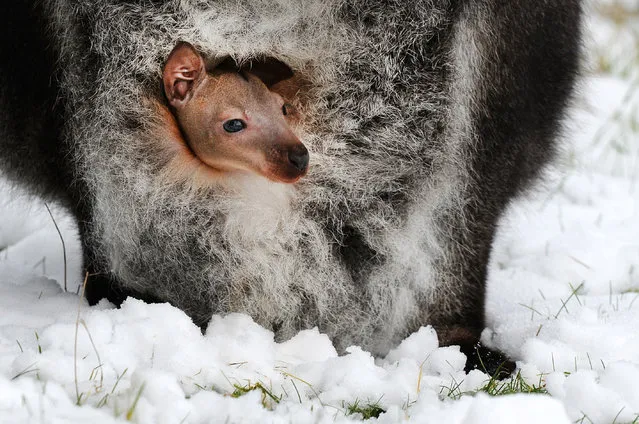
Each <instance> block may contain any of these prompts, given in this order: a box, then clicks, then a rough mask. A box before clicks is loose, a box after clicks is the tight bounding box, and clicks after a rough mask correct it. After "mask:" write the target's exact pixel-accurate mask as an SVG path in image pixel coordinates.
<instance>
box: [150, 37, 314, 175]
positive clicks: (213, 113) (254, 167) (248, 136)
mask: <svg viewBox="0 0 639 424" xmlns="http://www.w3.org/2000/svg"><path fill="white" fill-rule="evenodd" d="M292 76H293V73H292V71H291V70H290V68H288V67H287V66H286V65H284V64H283V63H281V62H279V61H276V60H274V59H269V60H264V61H261V62H259V63H258V64H257V65H256V66H253V67H251V68H248V69H240V68H236V67H233V66H229V65H228V61H227V62H224V63H223V64H221V65H219V66H217V67H215V68H214V69H212V70H211V71H207V69H206V65H205V62H204V59H203V58H202V56H201V55H200V54H199V53H198V52H197V51H196V50H195V49H194V48H193V46H191V45H190V44H188V43H180V44H178V45H177V46H176V47H175V48H174V49H173V51H172V52H171V54H170V55H169V57H168V59H167V61H166V64H165V66H164V72H163V77H162V80H163V84H164V93H165V95H166V98H167V100H168V102H169V105H170V106H171V109H172V111H173V113H174V115H175V117H176V119H177V121H178V123H179V126H180V129H181V131H182V134H183V136H184V138H185V139H186V142H187V143H188V145H189V147H190V148H191V150H192V151H193V153H194V154H195V156H197V158H199V159H200V160H201V161H202V162H204V163H205V164H206V165H208V166H209V167H211V168H213V169H215V170H217V171H221V172H223V173H226V172H233V171H249V172H253V173H257V174H259V175H262V176H264V177H266V178H268V179H270V180H273V181H278V182H284V183H292V182H295V181H297V180H298V179H299V178H301V177H302V176H304V175H305V174H306V171H307V169H308V160H309V157H308V151H307V150H306V147H305V146H304V145H303V144H302V142H301V141H300V140H299V139H298V138H297V136H296V135H295V134H294V133H293V131H292V129H291V123H292V122H293V121H294V120H295V119H297V117H296V112H295V109H294V108H293V106H291V105H290V104H289V103H287V102H286V100H285V99H284V98H282V96H280V95H279V94H277V93H276V92H274V91H272V90H270V89H269V87H271V86H273V85H275V84H278V85H281V84H282V81H283V80H286V79H288V78H291V77H292Z"/></svg>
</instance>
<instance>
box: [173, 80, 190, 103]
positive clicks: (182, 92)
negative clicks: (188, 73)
mask: <svg viewBox="0 0 639 424" xmlns="http://www.w3.org/2000/svg"><path fill="white" fill-rule="evenodd" d="M190 85H191V84H190V83H189V82H187V81H180V80H178V81H176V82H175V85H174V86H173V96H174V97H177V98H179V99H184V98H185V97H186V93H188V91H189V86H190Z"/></svg>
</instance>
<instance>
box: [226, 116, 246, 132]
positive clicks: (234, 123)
mask: <svg viewBox="0 0 639 424" xmlns="http://www.w3.org/2000/svg"><path fill="white" fill-rule="evenodd" d="M222 127H223V128H224V131H226V132H229V133H236V132H239V131H242V130H243V129H244V128H246V122H244V121H242V120H241V119H229V120H228V121H226V122H224V123H223V124H222Z"/></svg>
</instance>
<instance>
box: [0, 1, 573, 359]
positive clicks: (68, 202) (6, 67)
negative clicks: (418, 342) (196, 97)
mask: <svg viewBox="0 0 639 424" xmlns="http://www.w3.org/2000/svg"><path fill="white" fill-rule="evenodd" d="M4 10H5V19H4V23H3V25H2V26H0V35H1V37H0V40H1V41H0V72H2V76H3V78H2V86H1V88H0V107H1V111H2V113H1V114H0V116H1V118H0V119H1V121H0V161H1V163H2V167H3V169H4V171H5V172H6V174H7V175H8V176H9V177H10V178H11V179H13V180H14V181H16V182H17V183H21V184H23V185H25V186H27V187H28V188H30V189H31V191H32V192H34V193H37V194H40V195H42V196H45V197H46V198H48V199H54V200H56V201H58V202H60V203H62V204H63V205H65V206H66V207H67V208H68V209H69V210H70V211H71V212H72V213H73V214H74V215H75V216H76V217H77V218H78V223H79V228H80V233H81V239H82V244H83V248H84V254H85V266H86V268H87V270H88V271H89V272H90V273H91V277H90V279H89V282H88V289H87V290H88V292H87V297H88V298H89V301H90V302H92V303H94V302H97V301H98V300H99V299H100V298H101V297H102V296H108V297H109V298H110V299H112V300H113V301H115V302H119V301H121V300H122V299H123V298H124V296H126V295H135V296H138V297H140V298H143V299H148V300H160V301H168V302H171V303H172V304H173V305H175V306H177V307H179V308H181V309H182V310H184V311H185V312H186V313H187V314H189V315H190V316H191V317H192V318H193V320H194V321H195V322H196V323H197V324H198V325H200V326H203V327H205V326H206V324H207V322H208V321H209V319H210V318H211V315H212V314H217V313H227V312H230V311H238V312H245V313H247V314H250V315H251V316H252V317H253V318H254V319H255V320H256V321H257V322H259V323H260V324H261V325H263V326H265V327H266V328H269V329H272V330H273V331H275V333H276V336H277V338H278V339H285V338H288V337H291V336H292V335H294V334H295V333H296V332H297V331H299V330H300V329H302V328H308V327H313V326H319V328H320V329H321V331H324V332H326V333H328V334H329V335H330V336H331V338H332V339H333V340H334V342H335V343H336V345H337V346H338V348H340V349H343V348H345V347H347V346H349V345H350V344H359V345H361V346H363V347H364V348H366V349H369V350H371V351H372V352H374V353H376V354H384V353H385V352H387V351H388V349H389V348H391V347H392V346H394V345H395V344H396V343H398V342H399V341H400V340H401V339H402V338H403V337H405V336H407V335H408V334H410V333H411V332H413V331H415V330H416V329H418V328H419V327H420V326H422V325H427V324H431V325H433V326H434V327H435V328H436V329H437V331H438V335H439V337H440V341H441V343H442V344H461V346H462V349H463V351H464V352H466V353H471V352H472V351H473V346H474V345H475V343H476V342H477V341H478V338H479V335H480V333H481V331H482V330H483V328H484V294H485V284H486V266H487V263H488V259H489V254H490V248H491V243H492V240H493V236H494V232H495V228H496V225H497V221H498V218H499V216H500V215H501V213H502V212H503V211H504V209H505V207H506V206H507V205H508V203H509V202H510V201H511V199H513V198H514V197H515V196H516V195H517V194H519V193H521V192H522V191H523V190H525V189H526V188H528V187H529V186H530V185H531V183H532V182H534V181H535V179H536V178H537V177H538V176H539V174H540V171H541V170H542V168H543V166H544V164H546V163H547V162H548V161H549V160H550V159H551V158H552V157H553V153H554V152H555V145H556V140H557V138H558V136H559V135H560V133H561V129H562V127H561V120H562V117H563V115H564V113H565V109H566V106H567V104H568V103H569V101H570V97H571V93H572V89H573V84H574V80H575V75H576V72H577V70H578V65H579V50H580V49H579V47H580V15H581V8H580V2H579V0H560V1H553V2H537V1H527V0H512V1H504V0H437V1H431V0H425V1H421V2H415V1H408V0H397V1H393V2H388V1H385V0H354V1H348V2H342V1H331V0H329V1H324V0H321V1H320V0H262V1H259V2H256V1H252V0H227V1H217V0H216V1H213V0H210V1H207V0H173V1H144V2H143V1H136V0H129V1H121V0H117V1H116V0H83V1H76V0H40V1H35V0H33V1H28V0H20V1H13V2H10V3H8V4H6V5H5V6H4ZM184 42H186V43H190V45H192V46H196V47H197V50H194V51H195V52H196V56H195V58H194V59H193V60H196V59H197V60H202V61H203V62H204V63H205V64H206V66H208V63H213V64H216V63H220V62H223V61H227V62H226V63H231V64H233V66H235V67H237V69H238V70H242V69H244V70H246V69H249V68H250V64H252V63H259V62H260V61H264V58H268V59H269V60H270V59H273V60H275V61H278V62H280V63H282V64H285V67H288V68H289V69H290V75H288V76H286V75H280V76H279V77H277V76H276V78H275V80H276V81H275V82H274V83H273V84H270V85H269V84H267V83H265V82H264V80H263V79H260V78H259V76H258V75H255V74H251V73H250V72H249V71H246V73H244V74H242V73H241V72H240V74H239V75H232V76H230V75H229V74H227V77H230V78H237V77H239V78H245V79H246V81H244V82H246V83H254V84H257V86H259V84H264V86H265V87H266V88H264V87H262V86H260V89H262V90H263V91H264V90H265V91H264V92H265V93H272V94H273V96H272V97H268V96H267V97H268V101H269V102H270V101H272V102H276V100H277V103H278V105H277V106H278V107H280V106H284V104H285V103H286V104H290V105H291V107H292V108H293V109H294V110H295V111H296V114H298V116H297V118H296V119H295V120H289V119H288V118H286V117H284V116H279V117H278V118H277V119H282V120H281V121H278V122H279V124H277V125H276V127H278V128H279V129H278V130H277V131H280V133H278V134H279V135H277V136H273V134H266V133H265V135H264V137H263V138H262V137H261V136H259V137H258V136H250V137H248V139H249V140H250V142H251V143H253V144H250V143H249V144H250V145H234V144H233V143H232V141H230V140H231V138H230V136H231V135H232V134H231V133H232V132H233V131H232V130H234V129H238V128H240V127H242V130H243V129H244V127H243V125H244V124H247V122H248V121H247V120H246V117H239V118H238V117H233V116H231V115H229V117H221V118H220V117H219V116H218V115H215V116H218V118H219V119H221V121H220V122H221V125H222V127H221V128H222V131H226V130H225V127H224V125H227V128H226V129H230V130H231V131H230V132H229V131H227V132H226V133H227V134H230V135H229V138H224V137H226V134H222V133H219V134H218V135H219V137H217V138H216V137H213V138H210V137H209V138H207V137H208V136H207V135H206V134H202V133H199V135H198V131H203V130H202V128H200V127H199V122H200V121H202V122H204V121H207V119H203V118H202V117H203V115H202V114H200V115H197V114H196V115H195V118H188V119H187V118H186V117H185V116H186V115H184V114H183V112H184V111H183V110H182V111H181V110H180V105H179V101H180V96H182V95H185V93H188V87H189V84H190V83H189V81H190V80H189V78H188V75H187V74H182V77H185V78H183V79H182V80H181V81H177V83H176V82H175V81H172V82H170V81H169V83H168V85H167V77H166V73H165V70H166V65H167V63H170V54H171V52H172V51H173V49H174V48H175V47H176V46H178V45H180V43H184ZM184 52H186V51H183V52H182V53H184ZM213 68H214V66H213V67H212V68H211V69H213ZM207 72H208V71H207ZM242 72H244V71H242ZM284 73H286V72H284ZM169 74H170V72H169ZM173 75H175V73H174V74H173ZM201 75H202V76H204V75H205V74H201ZM207 75H208V73H207ZM242 75H243V76H242ZM163 77H164V78H163ZM278 78H279V79H280V80H281V81H277V80H278ZM235 81H236V82H240V81H239V80H237V79H236V80H235ZM251 81H252V82H251ZM257 86H256V87H257ZM167 87H168V88H167ZM243 87H244V88H247V87H248V86H243ZM247 89H248V88H247ZM171 90H174V92H171ZM235 94H237V93H233V92H228V91H227V92H226V93H225V94H224V95H225V96H234V95H235ZM249 97H250V96H249ZM203 98H204V100H205V101H211V102H216V101H218V100H224V101H225V100H228V99H223V98H220V99H215V94H211V95H210V96H204V97H203ZM229 98H230V97H229ZM280 99H281V105H280V104H279V102H280ZM176 101H177V103H176ZM265 101H266V100H265ZM211 104H213V103H211ZM269 104H270V105H271V106H269V107H275V103H272V104H271V103H269ZM262 106H263V105H262V104H253V105H252V107H256V108H258V109H259V108H261V107H262ZM200 110H201V109H200ZM247 110H248V109H247ZM279 110H281V111H282V113H283V112H284V111H285V110H286V108H284V110H282V109H279ZM291 110H292V109H291ZM207 113H208V112H207ZM210 113H211V114H213V112H210ZM269 113H273V112H272V110H270V111H269V112H268V113H266V115H268V114H269ZM181 114H182V115H181ZM211 116H213V115H211ZM238 116H239V115H238ZM218 118H216V119H218ZM273 119H275V118H273ZM230 121H234V122H232V123H228V122H230ZM239 121H244V124H243V123H242V122H239ZM216 122H217V121H216ZM225 123H228V124H225ZM261 125H262V126H258V128H260V131H261V129H263V128H265V127H269V125H271V124H270V123H269V122H264V121H262V124H261ZM206 128H217V130H219V129H220V128H219V127H217V126H211V127H206ZM246 128H248V127H246ZM236 132H237V131H236ZM250 134H254V133H248V132H247V133H245V134H244V135H250ZM236 135H237V134H236ZM244 135H242V137H243V136H244ZM269 137H271V138H269ZM203 140H209V141H203ZM220 140H226V141H224V142H220ZM269 140H271V141H269ZM273 140H275V141H273ZM278 140H279V141H278ZM209 142H210V143H213V142H214V143H218V142H220V143H222V144H215V145H218V146H222V145H223V146H224V149H223V152H222V153H220V152H221V150H219V149H217V150H215V149H214V148H213V147H212V146H213V145H214V144H207V143H209ZM247 143H248V142H247ZM269 143H271V144H272V143H275V145H277V146H278V147H277V148H275V149H274V150H273V149H271V150H269V152H270V153H268V152H266V150H268V149H266V150H264V148H263V147H264V146H266V145H269ZM294 146H297V147H294ZM300 146H302V147H303V149H302V147H300ZM207 149H212V150H207ZM260 149H261V150H260ZM291 152H293V153H291ZM224 155H230V156H228V157H227V156H224ZM251 155H252V156H251ZM269 155H270V156H269ZM223 156H224V157H225V159H224V161H222V162H223V163H222V166H219V165H220V164H221V162H220V158H221V157H223ZM229 157H230V158H231V159H230V161H226V159H228V158H229ZM247 157H250V158H251V159H250V160H248V161H246V162H243V160H244V159H246V158H247ZM238 158H239V159H240V160H237V159H238ZM309 161H310V164H309ZM238 163H239V164H240V165H241V166H240V165H238ZM212 170H213V171H216V172H212ZM220 170H221V171H224V172H223V173H222V174H223V178H222V179H223V181H224V183H223V184H220V181H221V180H220V179H219V178H217V177H218V176H220V173H219V172H217V171H220ZM229 175H232V176H231V177H228V176H229ZM227 177H228V178H227ZM473 361H476V358H474V359H473ZM473 361H470V362H469V367H470V366H472V364H473Z"/></svg>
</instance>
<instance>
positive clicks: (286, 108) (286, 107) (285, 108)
mask: <svg viewBox="0 0 639 424" xmlns="http://www.w3.org/2000/svg"><path fill="white" fill-rule="evenodd" d="M292 108H293V105H291V104H290V103H284V104H283V105H282V114H283V115H284V116H286V115H288V114H289V112H290V111H291V109H292Z"/></svg>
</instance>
